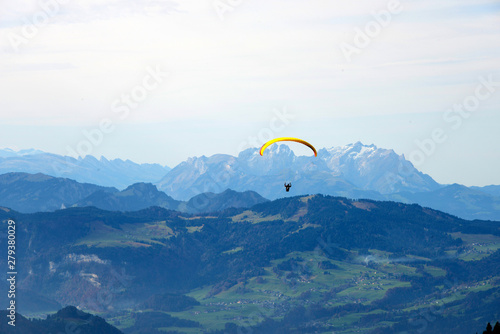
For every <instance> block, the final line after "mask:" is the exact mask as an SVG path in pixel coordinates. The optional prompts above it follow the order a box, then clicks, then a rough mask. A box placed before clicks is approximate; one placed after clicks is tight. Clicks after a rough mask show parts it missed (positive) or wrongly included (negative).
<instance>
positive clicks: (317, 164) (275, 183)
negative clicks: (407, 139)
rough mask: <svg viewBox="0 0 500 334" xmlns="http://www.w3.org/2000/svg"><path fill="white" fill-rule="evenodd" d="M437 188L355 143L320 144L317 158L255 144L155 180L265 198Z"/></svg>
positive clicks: (398, 160) (383, 153) (182, 195)
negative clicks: (288, 187)
mask: <svg viewBox="0 0 500 334" xmlns="http://www.w3.org/2000/svg"><path fill="white" fill-rule="evenodd" d="M284 182H292V189H291V190H290V192H289V193H284V192H283V191H284V190H283V189H284V188H283V184H284ZM439 187H440V185H439V184H437V183H436V182H435V181H434V180H433V179H432V178H431V177H430V176H428V175H425V174H423V173H421V172H419V171H418V170H417V169H415V168H414V167H413V165H412V164H411V163H410V162H409V161H407V160H405V158H404V156H402V155H401V156H400V155H397V154H396V153H395V152H394V151H393V150H386V149H379V148H377V147H376V146H375V145H363V144H362V143H360V142H357V143H355V144H350V145H346V146H343V147H334V148H330V149H321V150H320V151H319V152H318V157H314V156H296V155H295V154H294V153H293V151H292V150H290V148H289V147H288V146H286V145H283V144H282V145H272V146H270V147H269V148H267V150H266V152H265V154H264V156H260V154H259V150H258V149H257V148H249V149H247V150H245V151H242V152H241V153H240V154H239V155H238V157H233V156H230V155H225V154H217V155H214V156H211V157H205V156H202V157H194V158H189V159H188V160H187V161H185V162H183V163H181V164H179V165H178V166H176V167H175V168H174V169H172V170H171V171H170V172H169V173H168V174H167V175H166V176H165V177H164V178H163V179H162V180H161V181H160V182H159V183H158V188H159V189H161V190H162V191H164V192H166V193H167V194H168V195H170V196H172V197H174V198H176V199H181V200H186V199H189V198H190V197H192V196H194V195H197V194H199V193H202V192H210V191H211V192H220V191H223V190H224V189H226V188H231V189H234V190H236V191H245V190H253V191H256V192H258V193H259V194H261V195H262V196H264V197H266V198H270V199H275V198H278V197H283V196H294V195H298V194H305V193H323V194H330V195H338V196H347V197H358V196H364V197H366V196H369V197H370V198H375V199H381V198H383V196H382V195H380V194H387V193H394V192H399V191H410V192H415V191H428V190H434V189H438V188H439Z"/></svg>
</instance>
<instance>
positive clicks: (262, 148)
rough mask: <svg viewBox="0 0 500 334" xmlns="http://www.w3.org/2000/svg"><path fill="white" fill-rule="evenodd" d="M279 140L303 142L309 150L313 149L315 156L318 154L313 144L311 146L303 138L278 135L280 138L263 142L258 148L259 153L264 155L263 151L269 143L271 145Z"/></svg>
mask: <svg viewBox="0 0 500 334" xmlns="http://www.w3.org/2000/svg"><path fill="white" fill-rule="evenodd" d="M280 141H294V142H297V143H301V144H304V145H306V146H308V147H309V148H310V149H311V150H313V152H314V156H315V157H317V156H318V152H317V151H316V149H315V148H314V146H312V145H311V144H309V143H308V142H306V141H305V140H302V139H299V138H294V137H280V138H275V139H271V140H270V141H268V142H267V143H265V144H264V145H262V147H261V148H260V155H264V151H265V150H266V148H268V147H269V146H270V145H272V144H274V143H277V142H280Z"/></svg>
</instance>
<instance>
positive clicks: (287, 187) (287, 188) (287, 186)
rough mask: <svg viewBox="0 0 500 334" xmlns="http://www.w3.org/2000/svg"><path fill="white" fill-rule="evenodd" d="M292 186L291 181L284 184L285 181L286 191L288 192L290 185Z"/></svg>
mask: <svg viewBox="0 0 500 334" xmlns="http://www.w3.org/2000/svg"><path fill="white" fill-rule="evenodd" d="M291 186H292V183H291V182H290V183H289V184H286V182H285V188H286V191H287V192H288V191H289V190H290V187H291Z"/></svg>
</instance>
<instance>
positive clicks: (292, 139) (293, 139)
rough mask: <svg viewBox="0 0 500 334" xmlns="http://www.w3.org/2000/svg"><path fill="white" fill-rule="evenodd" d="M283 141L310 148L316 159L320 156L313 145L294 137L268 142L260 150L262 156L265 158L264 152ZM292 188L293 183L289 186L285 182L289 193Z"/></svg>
mask: <svg viewBox="0 0 500 334" xmlns="http://www.w3.org/2000/svg"><path fill="white" fill-rule="evenodd" d="M281 141H294V142H297V143H301V144H304V145H306V146H307V147H309V148H310V149H311V150H313V152H314V156H315V157H317V156H318V152H317V151H316V149H315V148H314V146H312V145H311V144H309V143H308V142H306V141H305V140H302V139H299V138H294V137H280V138H275V139H271V140H270V141H268V142H267V143H265V144H264V145H262V147H261V148H260V155H262V156H263V155H264V151H265V150H266V148H268V147H269V146H270V145H272V144H274V143H277V142H281ZM291 187H292V183H291V182H289V183H288V184H287V183H286V182H285V189H286V191H287V192H289V191H290V188H291Z"/></svg>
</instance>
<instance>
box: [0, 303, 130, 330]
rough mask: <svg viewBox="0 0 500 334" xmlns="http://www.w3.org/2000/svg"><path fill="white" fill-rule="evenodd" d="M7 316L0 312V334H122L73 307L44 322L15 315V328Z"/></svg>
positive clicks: (97, 318)
mask: <svg viewBox="0 0 500 334" xmlns="http://www.w3.org/2000/svg"><path fill="white" fill-rule="evenodd" d="M7 315H8V312H7V311H3V310H2V311H0V317H1V319H2V321H0V333H3V334H10V333H12V334H48V333H75V334H76V333H78V334H123V333H122V332H121V331H120V330H118V329H117V328H115V327H113V326H111V325H110V324H108V323H107V322H106V321H105V320H104V319H103V318H101V317H98V316H94V315H91V314H88V313H85V312H82V311H80V310H78V309H76V308H75V307H73V306H68V307H65V308H64V309H62V310H60V311H58V312H57V313H56V314H53V315H49V316H47V318H46V319H44V320H39V319H32V320H30V319H26V318H25V317H23V316H22V315H21V314H16V319H15V326H11V325H9V324H8V322H7V321H6V320H5V319H9V318H8V317H7ZM9 321H10V320H9Z"/></svg>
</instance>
